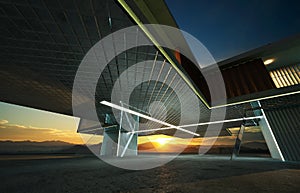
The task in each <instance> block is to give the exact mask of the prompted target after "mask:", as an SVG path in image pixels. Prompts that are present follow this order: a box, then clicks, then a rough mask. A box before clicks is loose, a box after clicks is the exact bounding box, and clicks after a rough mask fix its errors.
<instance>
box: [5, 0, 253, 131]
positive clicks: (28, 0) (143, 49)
mask: <svg viewBox="0 0 300 193" xmlns="http://www.w3.org/2000/svg"><path fill="white" fill-rule="evenodd" d="M0 20H1V22H0V28H1V30H0V41H1V44H0V65H1V71H0V81H1V90H0V95H1V96H0V101H3V102H8V103H13V104H19V105H23V106H28V107H33V108H37V109H44V110H48V111H52V112H57V113H63V114H68V115H72V87H73V81H74V77H75V75H76V71H77V69H78V66H79V64H80V62H81V61H82V59H83V57H84V56H85V54H86V53H87V52H88V50H89V49H90V48H91V47H92V46H93V45H95V44H96V43H97V42H98V41H99V40H100V39H102V38H103V37H105V36H107V35H109V34H111V33H112V32H115V31H117V30H119V29H122V28H124V27H128V26H132V25H134V23H133V22H132V20H131V19H130V18H129V17H128V15H127V14H126V13H125V12H124V11H123V10H122V8H121V7H120V6H119V5H118V4H117V2H115V1H110V0H101V1H99V0H90V1H86V0H62V1H58V0H0ZM140 33H142V32H140ZM146 60H153V61H155V62H153V63H152V64H150V65H149V64H146V63H143V61H146ZM136 63H140V66H139V67H137V68H135V69H134V70H133V69H132V68H131V71H132V73H133V74H142V75H143V78H144V79H143V83H141V84H138V86H137V87H136V88H135V89H134V91H133V93H131V96H130V104H129V105H130V106H131V107H134V108H137V109H140V110H142V111H146V112H149V108H150V106H151V104H152V103H153V102H154V101H158V102H162V103H164V105H165V106H166V109H165V112H166V113H167V117H166V121H167V122H169V123H171V124H174V125H178V123H179V121H178V120H179V119H181V118H182V117H184V118H186V119H185V120H186V122H185V123H186V124H188V123H193V122H191V121H192V120H189V119H188V117H192V116H194V114H195V111H194V110H193V108H194V107H197V108H198V107H199V109H200V115H199V117H198V120H199V122H205V121H209V119H210V113H211V112H210V111H209V110H208V109H207V108H206V107H205V106H204V105H203V104H202V103H201V102H200V101H198V104H196V105H195V104H190V105H191V107H189V106H187V107H183V108H182V107H181V106H180V103H181V100H185V101H187V102H188V101H189V99H190V96H191V95H194V94H193V93H192V92H191V90H190V89H189V87H188V86H187V85H186V84H184V81H183V80H182V79H181V78H180V77H179V76H178V74H177V73H176V72H175V70H174V69H173V68H172V67H171V66H170V65H169V64H168V63H167V62H165V60H164V58H163V57H162V56H161V54H160V53H159V52H158V51H157V49H156V48H155V47H153V46H138V47H136V48H133V49H129V50H126V51H125V52H123V53H121V54H119V55H118V56H116V57H115V58H114V59H113V60H112V61H110V62H109V64H108V65H107V66H106V68H105V69H104V71H103V72H102V74H101V76H100V78H99V80H98V83H97V89H96V93H95V98H96V102H97V104H96V106H97V113H98V117H99V120H100V121H101V122H102V121H103V120H104V118H105V114H107V113H111V109H110V108H105V107H103V106H100V105H99V103H98V102H100V101H102V100H107V101H110V96H111V90H112V88H113V86H114V84H115V83H116V80H117V79H118V77H119V76H120V75H121V74H122V73H123V72H125V71H126V70H127V69H129V68H130V67H131V66H133V65H134V64H136ZM132 73H130V72H129V74H132ZM89 76H90V75H88V74H87V75H86V76H85V77H82V78H83V79H87V80H88V79H89ZM149 76H156V77H160V76H163V81H155V80H154V81H149ZM160 78H161V77H160ZM128 79H134V76H133V77H131V76H129V77H128ZM166 83H168V84H169V85H172V86H173V87H175V88H176V90H180V93H182V95H178V94H176V93H175V92H174V90H173V89H172V88H170V86H167V84H166ZM124 92H125V91H124ZM193 105H194V106H193ZM244 108H249V104H245V105H238V106H231V107H227V108H226V111H227V113H226V118H237V117H242V116H243V115H244V112H243V109H244ZM154 109H155V108H154ZM155 110H156V111H157V112H158V113H157V114H155V116H156V117H157V118H160V117H161V116H162V114H163V113H164V110H162V109H159V108H158V109H155ZM197 116H198V115H197ZM115 118H116V119H118V117H115ZM213 119H215V120H217V119H218V117H213ZM239 124H240V123H235V125H239ZM235 125H230V126H235ZM156 127H158V125H156V124H154V123H150V122H149V125H148V128H156ZM198 129H199V132H202V131H204V130H205V129H206V128H205V127H202V128H200V127H199V128H198ZM170 132H172V131H170Z"/></svg>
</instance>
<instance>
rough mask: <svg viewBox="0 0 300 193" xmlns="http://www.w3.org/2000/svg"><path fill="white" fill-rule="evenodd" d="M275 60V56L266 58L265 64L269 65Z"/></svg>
mask: <svg viewBox="0 0 300 193" xmlns="http://www.w3.org/2000/svg"><path fill="white" fill-rule="evenodd" d="M274 61H275V59H274V58H270V59H267V60H265V61H264V64H265V65H269V64H271V63H273V62H274Z"/></svg>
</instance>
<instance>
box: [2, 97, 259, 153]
mask: <svg viewBox="0 0 300 193" xmlns="http://www.w3.org/2000/svg"><path fill="white" fill-rule="evenodd" d="M0 109H1V111H0V140H1V141H4V140H11V141H26V140H30V141H38V142H40V141H54V140H55V141H65V142H68V143H73V144H84V142H86V141H88V140H89V139H90V137H91V135H80V134H78V133H77V132H76V130H77V125H78V123H79V118H74V117H71V116H66V115H61V114H56V113H51V112H47V111H41V110H36V109H32V108H26V107H22V106H17V105H12V104H7V103H0ZM237 129H238V128H233V129H232V131H234V130H237ZM246 131H247V130H246ZM247 133H248V134H247V135H248V137H247V138H245V141H253V140H260V141H262V140H263V137H262V135H261V133H260V130H258V129H255V128H254V129H253V128H252V129H248V131H247ZM94 139H95V142H96V143H99V142H102V139H103V137H102V136H97V137H96V138H94ZM215 140H216V141H215ZM234 140H235V136H223V137H218V138H215V137H210V138H205V139H204V138H202V137H200V138H193V139H182V138H177V137H172V136H167V135H150V136H140V137H139V138H138V144H147V143H148V144H149V142H150V144H151V143H152V145H153V146H154V147H155V149H154V150H157V151H164V152H165V151H167V152H172V151H178V150H177V149H176V148H178V146H185V145H191V146H193V145H195V146H197V145H207V144H210V143H211V142H214V141H215V142H214V145H233V143H234ZM152 145H151V146H152Z"/></svg>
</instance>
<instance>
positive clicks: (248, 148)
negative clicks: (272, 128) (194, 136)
mask: <svg viewBox="0 0 300 193" xmlns="http://www.w3.org/2000/svg"><path fill="white" fill-rule="evenodd" d="M201 147H202V148H203V149H208V151H207V152H206V153H207V154H232V151H233V145H214V146H212V147H208V146H201ZM199 148H200V146H199V145H183V144H165V145H160V144H159V143H156V142H146V143H143V144H139V146H138V150H139V151H140V152H143V153H176V152H181V151H182V150H183V149H184V150H183V151H182V152H181V153H182V154H194V153H195V154H197V153H198V152H199ZM240 151H241V153H242V152H243V153H269V150H268V147H267V145H266V143H264V142H248V143H244V144H242V146H241V149H240Z"/></svg>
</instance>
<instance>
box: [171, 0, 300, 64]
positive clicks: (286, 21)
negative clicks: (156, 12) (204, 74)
mask: <svg viewBox="0 0 300 193" xmlns="http://www.w3.org/2000/svg"><path fill="white" fill-rule="evenodd" d="M166 3H167V5H168V7H169V9H170V11H171V13H172V15H173V16H174V18H175V20H176V22H177V24H178V25H179V27H180V29H183V30H185V31H186V32H188V33H190V34H192V35H193V36H195V37H196V38H197V39H198V40H200V41H201V42H202V43H203V44H204V46H206V48H208V50H209V51H210V52H211V53H212V55H213V56H214V58H215V59H216V60H217V61H219V60H222V59H226V58H229V57H232V56H234V55H237V54H239V53H243V52H245V51H247V50H251V49H254V48H257V47H260V46H262V45H265V44H268V43H272V42H274V41H278V40H280V39H283V38H286V37H289V36H293V35H296V34H299V33H300V1H296V0H295V1H279V0H228V1H226V0H204V1H203V0H166Z"/></svg>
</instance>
